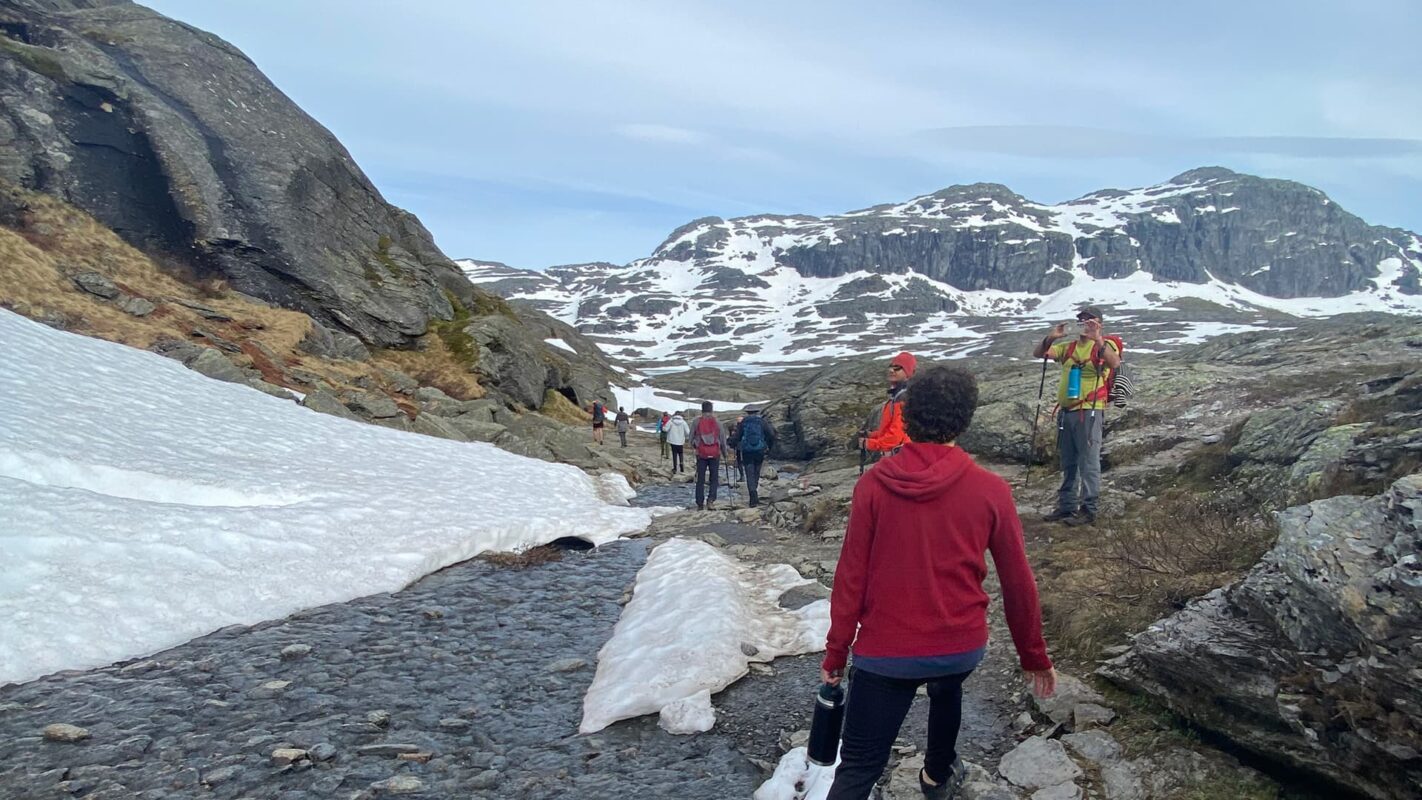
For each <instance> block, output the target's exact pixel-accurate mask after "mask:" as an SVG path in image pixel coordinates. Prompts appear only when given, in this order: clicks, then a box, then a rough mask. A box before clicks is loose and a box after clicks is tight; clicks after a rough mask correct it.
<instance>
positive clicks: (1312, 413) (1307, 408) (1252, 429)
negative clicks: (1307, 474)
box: [1230, 401, 1342, 464]
mask: <svg viewBox="0 0 1422 800" xmlns="http://www.w3.org/2000/svg"><path fill="white" fill-rule="evenodd" d="M1341 409H1342V404H1341V403H1338V402H1336V401H1314V402H1308V403H1299V404H1296V405H1293V406H1288V407H1284V408H1271V409H1267V410H1264V411H1261V412H1259V413H1257V414H1253V415H1251V416H1250V417H1249V419H1248V420H1247V421H1245V423H1244V428H1243V429H1241V430H1240V433H1239V441H1238V443H1236V444H1235V446H1234V447H1232V448H1230V456H1231V457H1232V458H1234V459H1236V460H1238V461H1253V462H1258V463H1266V464H1292V463H1293V462H1294V461H1295V460H1296V459H1298V457H1299V456H1301V455H1303V453H1304V451H1305V450H1307V449H1308V446H1309V445H1310V444H1312V443H1313V440H1314V437H1316V436H1318V435H1319V434H1320V433H1322V432H1323V431H1324V430H1325V429H1327V428H1328V427H1329V425H1331V424H1332V421H1333V419H1334V418H1335V417H1336V416H1337V415H1338V412H1339V411H1340V410H1341Z"/></svg>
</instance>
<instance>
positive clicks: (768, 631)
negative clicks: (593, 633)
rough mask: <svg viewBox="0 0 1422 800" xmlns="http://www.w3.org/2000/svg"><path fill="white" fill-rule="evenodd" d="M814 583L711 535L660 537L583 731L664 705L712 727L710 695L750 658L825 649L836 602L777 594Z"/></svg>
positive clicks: (589, 701)
mask: <svg viewBox="0 0 1422 800" xmlns="http://www.w3.org/2000/svg"><path fill="white" fill-rule="evenodd" d="M810 582H811V580H810V579H809V578H802V577H801V576H800V574H799V573H798V572H796V571H795V568H794V567H791V566H790V565H788V564H774V565H770V566H766V567H756V566H751V565H746V564H741V563H740V562H738V561H737V560H735V559H734V558H731V557H728V556H726V555H724V554H722V553H720V552H719V551H717V550H716V548H714V547H712V546H711V545H709V544H707V543H705V542H700V541H692V540H688V539H671V540H669V541H667V542H665V543H663V544H661V545H660V546H658V547H657V548H656V549H654V550H652V553H651V555H650V556H649V557H648V558H647V563H646V565H645V566H643V567H642V570H641V571H640V572H638V573H637V581H636V584H635V586H634V587H633V590H632V599H631V600H630V601H628V603H627V606H626V607H625V608H624V609H623V611H622V617H621V619H619V620H618V622H617V627H616V628H614V629H613V632H612V638H610V639H609V640H608V641H607V644H605V645H603V647H602V650H600V651H599V652H598V659H597V662H598V663H597V673H596V674H595V675H594V676H593V682H592V685H591V686H590V687H588V693H587V695H586V696H585V697H584V699H583V721H582V725H581V726H580V727H579V732H581V733H594V732H596V731H600V730H602V729H603V728H605V727H607V726H608V725H610V724H612V723H613V722H616V721H617V720H620V719H629V718H631V717H638V716H641V715H643V714H655V713H660V714H661V720H660V724H661V726H662V727H664V728H666V729H667V730H669V731H671V732H673V733H695V732H699V731H707V730H710V729H711V727H712V726H713V725H714V723H715V711H714V709H713V708H712V707H711V694H712V693H713V692H719V691H720V690H722V689H724V688H726V687H727V686H729V685H731V684H732V683H734V682H735V681H736V680H738V679H740V678H741V676H743V675H745V674H746V672H747V667H748V665H749V664H750V662H752V661H758V662H765V661H770V660H772V659H774V658H777V657H779V656H783V655H799V654H801V653H813V652H816V651H819V650H823V649H824V646H825V636H826V635H827V634H828V633H829V601H828V600H817V601H815V602H813V603H810V604H809V605H806V606H804V607H803V608H800V609H797V610H794V611H790V610H787V609H784V608H781V607H780V605H779V602H778V601H779V598H780V596H781V595H782V594H784V593H785V592H786V591H787V590H789V589H793V588H794V587H796V586H801V585H804V584H807V583H810Z"/></svg>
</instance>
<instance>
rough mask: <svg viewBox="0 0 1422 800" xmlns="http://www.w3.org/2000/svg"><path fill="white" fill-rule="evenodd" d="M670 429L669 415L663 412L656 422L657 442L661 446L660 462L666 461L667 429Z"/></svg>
mask: <svg viewBox="0 0 1422 800" xmlns="http://www.w3.org/2000/svg"><path fill="white" fill-rule="evenodd" d="M670 427H671V414H668V413H667V412H665V411H663V412H662V416H661V418H660V419H658V420H657V440H658V441H659V442H661V445H662V460H663V461H665V460H666V459H667V452H668V450H667V432H668V431H667V429H668V428H670Z"/></svg>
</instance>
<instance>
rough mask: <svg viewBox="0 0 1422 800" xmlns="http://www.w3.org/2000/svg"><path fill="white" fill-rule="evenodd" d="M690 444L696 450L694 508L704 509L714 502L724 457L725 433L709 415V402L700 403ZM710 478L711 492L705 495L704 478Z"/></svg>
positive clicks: (718, 423) (714, 416)
mask: <svg viewBox="0 0 1422 800" xmlns="http://www.w3.org/2000/svg"><path fill="white" fill-rule="evenodd" d="M691 444H692V447H693V448H695V450H696V507H697V509H704V508H706V507H707V506H708V505H710V504H713V503H715V502H716V490H717V489H718V488H720V485H721V474H720V469H721V457H722V456H724V455H726V431H725V429H724V428H722V427H721V420H719V419H716V415H715V414H713V413H711V401H710V400H706V401H704V402H702V403H701V416H699V417H697V418H696V424H695V425H692V426H691ZM708 472H709V473H710V476H711V492H710V495H709V496H708V495H707V493H706V476H707V473H708Z"/></svg>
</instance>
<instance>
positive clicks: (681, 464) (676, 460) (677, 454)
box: [670, 444, 686, 473]
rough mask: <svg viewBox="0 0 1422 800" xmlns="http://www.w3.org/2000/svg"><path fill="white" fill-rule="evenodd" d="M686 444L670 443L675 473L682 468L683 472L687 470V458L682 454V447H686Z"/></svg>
mask: <svg viewBox="0 0 1422 800" xmlns="http://www.w3.org/2000/svg"><path fill="white" fill-rule="evenodd" d="M685 446H686V445H684V444H674V445H670V447H671V451H672V472H673V473H675V472H676V471H677V470H681V471H682V472H686V459H685V458H683V457H682V454H681V449H682V448H683V447H685Z"/></svg>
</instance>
